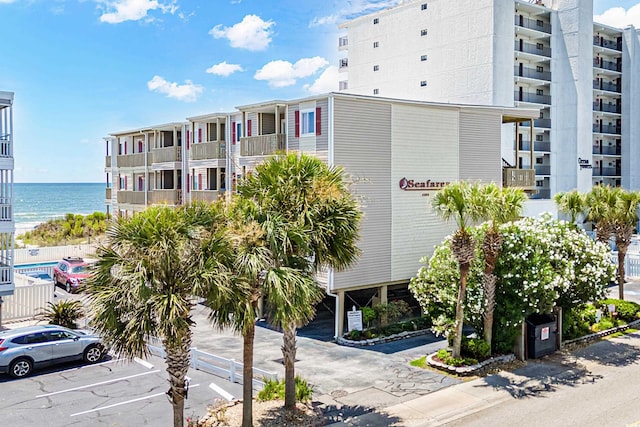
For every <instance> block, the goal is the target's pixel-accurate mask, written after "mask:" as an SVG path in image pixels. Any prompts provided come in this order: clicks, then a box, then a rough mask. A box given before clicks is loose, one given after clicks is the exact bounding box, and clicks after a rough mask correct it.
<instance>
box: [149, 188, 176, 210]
mask: <svg viewBox="0 0 640 427" xmlns="http://www.w3.org/2000/svg"><path fill="white" fill-rule="evenodd" d="M149 203H151V204H152V205H172V206H177V205H181V204H182V190H173V189H170V190H162V189H160V190H157V189H156V190H153V191H151V192H150V193H149Z"/></svg>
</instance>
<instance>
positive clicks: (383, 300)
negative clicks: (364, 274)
mask: <svg viewBox="0 0 640 427" xmlns="http://www.w3.org/2000/svg"><path fill="white" fill-rule="evenodd" d="M387 291H388V287H387V285H384V286H380V287H379V288H378V296H379V297H380V304H385V305H386V304H387V303H388V300H387ZM380 324H381V325H382V326H387V324H389V316H387V315H386V314H384V315H383V316H382V318H381V319H380Z"/></svg>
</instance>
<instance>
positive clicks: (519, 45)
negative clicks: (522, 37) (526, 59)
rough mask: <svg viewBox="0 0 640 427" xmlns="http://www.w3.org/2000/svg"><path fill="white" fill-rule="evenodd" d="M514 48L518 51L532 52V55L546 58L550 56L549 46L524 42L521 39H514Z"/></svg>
mask: <svg viewBox="0 0 640 427" xmlns="http://www.w3.org/2000/svg"><path fill="white" fill-rule="evenodd" d="M514 48H515V50H516V51H518V52H524V53H532V54H534V55H540V56H546V57H548V58H551V48H550V47H545V46H543V45H540V44H532V43H525V42H522V41H516V42H515V44H514Z"/></svg>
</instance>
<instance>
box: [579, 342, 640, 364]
mask: <svg viewBox="0 0 640 427" xmlns="http://www.w3.org/2000/svg"><path fill="white" fill-rule="evenodd" d="M625 339H631V337H630V336H623V337H619V338H617V339H616V341H611V340H602V341H600V342H597V343H595V344H592V345H590V346H589V347H585V348H582V349H580V350H576V351H575V352H574V354H575V355H576V356H577V357H581V358H583V359H586V360H589V361H592V362H596V363H599V364H601V365H605V366H628V365H633V364H634V363H637V362H638V361H640V353H638V348H637V347H634V346H632V345H629V344H627V343H624V342H620V341H621V340H625Z"/></svg>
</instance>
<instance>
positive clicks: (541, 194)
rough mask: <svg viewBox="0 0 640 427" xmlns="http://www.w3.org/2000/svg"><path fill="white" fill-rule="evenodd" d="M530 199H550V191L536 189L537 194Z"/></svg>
mask: <svg viewBox="0 0 640 427" xmlns="http://www.w3.org/2000/svg"><path fill="white" fill-rule="evenodd" d="M531 198H532V199H550V198H551V190H550V189H548V188H538V189H537V192H536V193H534V194H532V195H531Z"/></svg>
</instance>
